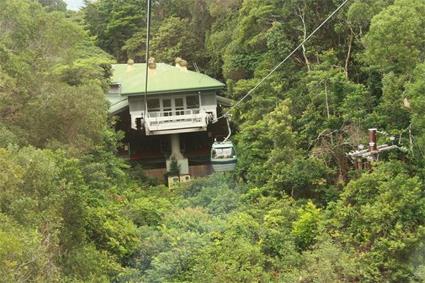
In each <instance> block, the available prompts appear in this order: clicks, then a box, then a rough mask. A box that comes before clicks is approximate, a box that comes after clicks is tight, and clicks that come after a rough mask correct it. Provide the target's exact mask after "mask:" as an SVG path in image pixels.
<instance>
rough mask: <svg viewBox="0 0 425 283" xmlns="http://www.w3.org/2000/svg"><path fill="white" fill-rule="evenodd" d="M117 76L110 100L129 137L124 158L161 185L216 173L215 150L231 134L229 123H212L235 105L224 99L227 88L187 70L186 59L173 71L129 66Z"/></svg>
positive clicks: (116, 68)
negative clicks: (167, 179)
mask: <svg viewBox="0 0 425 283" xmlns="http://www.w3.org/2000/svg"><path fill="white" fill-rule="evenodd" d="M147 67H148V68H147ZM146 69H147V70H148V85H147V92H146V93H145V88H146V86H145V76H146ZM112 72H113V76H112V83H111V87H110V90H109V93H108V94H107V98H108V100H109V102H110V109H109V111H110V113H111V114H112V115H115V116H116V117H117V124H116V127H117V130H121V131H122V132H124V133H125V138H124V140H123V142H124V146H123V147H122V148H121V149H120V154H121V155H122V156H125V157H127V158H129V159H130V160H131V161H132V162H133V163H138V164H140V165H142V167H143V169H144V172H145V174H146V175H148V176H150V177H154V178H156V179H158V180H160V181H162V180H165V178H164V176H167V175H170V174H172V175H174V177H175V175H178V176H180V177H182V178H183V180H188V178H191V177H199V176H206V175H208V174H210V173H212V166H211V160H210V157H211V147H212V145H213V143H214V140H216V139H219V140H223V138H224V137H226V135H227V134H228V130H227V125H226V121H225V120H221V121H218V122H217V123H213V121H214V120H216V119H217V117H219V116H220V115H221V113H222V109H223V107H228V106H230V104H231V101H230V100H229V99H226V98H224V97H222V96H220V94H221V93H222V92H223V90H224V88H225V85H224V84H223V83H221V82H220V81H218V80H215V79H213V78H211V77H209V76H207V75H204V74H202V73H199V72H194V71H190V70H188V69H187V63H186V62H185V61H184V60H181V59H179V60H176V65H174V66H173V65H168V64H165V63H156V62H155V61H154V60H153V59H151V60H150V61H149V63H148V66H146V64H144V63H143V64H137V63H134V62H133V61H131V60H129V62H128V64H115V65H113V66H112ZM176 168H177V169H176Z"/></svg>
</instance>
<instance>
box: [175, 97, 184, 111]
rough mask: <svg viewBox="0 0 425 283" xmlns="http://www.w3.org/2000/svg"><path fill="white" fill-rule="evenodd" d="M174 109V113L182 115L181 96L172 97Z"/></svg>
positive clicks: (182, 103) (182, 104) (182, 102)
mask: <svg viewBox="0 0 425 283" xmlns="http://www.w3.org/2000/svg"><path fill="white" fill-rule="evenodd" d="M174 110H175V111H176V115H184V101H183V97H177V98H175V99H174Z"/></svg>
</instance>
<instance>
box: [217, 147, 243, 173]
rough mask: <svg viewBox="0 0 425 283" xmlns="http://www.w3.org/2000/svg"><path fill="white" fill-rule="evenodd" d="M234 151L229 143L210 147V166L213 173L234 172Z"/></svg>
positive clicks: (235, 158)
mask: <svg viewBox="0 0 425 283" xmlns="http://www.w3.org/2000/svg"><path fill="white" fill-rule="evenodd" d="M236 162H237V157H236V151H235V147H234V146H233V143H232V142H231V141H225V142H215V143H214V144H213V145H212V147H211V164H212V167H213V170H214V171H215V172H225V171H233V170H235V167H236Z"/></svg>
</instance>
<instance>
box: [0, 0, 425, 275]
mask: <svg viewBox="0 0 425 283" xmlns="http://www.w3.org/2000/svg"><path fill="white" fill-rule="evenodd" d="M341 3H343V0H314V1H313V0H288V1H280V0H261V1H260V0H158V1H153V10H152V31H151V37H152V40H151V53H152V54H151V55H152V56H153V57H155V59H156V61H157V62H163V63H167V64H173V63H174V62H175V59H176V57H181V58H184V59H185V60H186V61H187V62H188V68H189V69H191V70H195V71H200V72H202V73H204V74H207V75H209V76H211V77H213V78H215V79H217V80H220V81H222V82H225V83H226V90H225V92H224V95H225V96H226V98H230V99H232V100H234V101H239V100H240V99H241V98H242V97H244V96H245V95H246V94H247V93H250V95H249V96H248V97H247V98H246V99H244V100H243V101H241V103H240V104H238V105H237V107H234V108H232V109H231V114H232V127H233V128H234V129H235V130H236V131H235V133H234V135H233V136H232V140H233V142H234V144H235V145H236V150H237V152H238V164H237V170H236V171H233V172H229V173H216V174H213V175H211V176H209V177H206V178H199V179H196V180H194V181H192V182H190V183H187V184H181V185H179V186H177V187H176V188H174V189H171V190H170V189H169V188H168V187H166V186H164V185H161V184H158V183H157V182H155V181H154V180H152V179H151V178H148V177H146V176H145V174H144V168H143V166H141V165H140V164H135V163H134V162H129V161H127V160H124V159H122V158H120V157H118V154H117V149H118V148H119V147H120V146H121V145H122V144H121V142H122V140H123V133H122V132H120V131H116V128H115V125H116V123H117V118H116V117H112V116H110V115H109V114H108V107H109V105H108V102H107V100H106V95H105V94H106V93H107V91H108V89H109V84H110V83H111V75H112V73H111V72H112V64H115V63H126V62H127V61H128V60H129V59H132V60H134V61H135V62H136V63H144V62H145V61H144V60H145V43H146V42H145V40H146V39H145V36H146V1H144V0H127V1H118V0H97V1H87V3H86V6H85V7H84V8H82V9H81V10H80V11H78V12H75V11H70V10H66V5H65V3H64V1H62V0H49V1H46V0H39V1H36V0H2V1H0V278H1V279H0V281H2V282H424V281H425V253H424V248H425V247H424V243H425V242H424V240H425V193H424V192H425V116H424V113H425V33H424V30H425V2H424V1H423V0H350V1H348V2H347V4H346V5H345V6H344V7H343V8H342V9H341V10H340V11H338V13H336V14H335V16H334V17H332V19H330V21H329V22H327V23H326V24H325V25H324V26H323V27H322V28H321V29H320V30H319V31H318V32H317V33H316V34H315V35H314V36H313V37H312V38H311V39H310V40H308V41H307V42H306V43H305V44H303V45H302V46H301V48H300V49H299V50H298V51H296V52H295V53H294V55H293V56H291V57H290V58H289V60H287V61H286V62H285V63H284V64H282V65H281V66H280V68H278V69H276V71H275V72H273V73H272V74H271V76H270V77H268V79H267V80H265V81H264V82H263V83H262V84H261V85H259V87H258V88H257V87H256V86H257V84H258V83H259V82H260V81H261V80H262V79H263V78H264V77H265V76H267V74H269V72H270V71H271V70H272V69H273V68H274V67H275V66H277V65H278V64H279V63H281V62H282V60H284V59H285V58H286V57H287V56H288V54H290V52H291V51H292V50H293V49H294V48H295V47H296V46H297V45H299V44H300V42H302V41H303V40H304V39H306V38H307V36H308V35H309V34H310V33H311V32H312V31H313V30H314V29H315V28H316V27H318V26H319V25H320V24H321V23H322V22H323V21H324V20H325V19H326V18H327V17H328V16H329V15H330V14H331V13H332V12H333V11H335V9H336V8H337V7H338V6H339V5H340V4H341ZM254 87H255V91H252V90H253V88H254ZM370 128H377V129H378V140H377V143H378V145H383V144H388V145H394V149H392V150H389V151H386V152H383V153H382V154H379V155H378V154H375V153H374V154H371V155H368V154H366V155H364V158H360V157H359V158H360V159H358V160H357V161H359V162H360V161H361V166H360V165H359V164H360V163H356V159H353V158H350V157H349V155H348V154H349V153H350V152H355V151H357V150H358V149H359V145H364V147H365V149H366V152H367V148H368V143H369V137H368V130H369V129H370ZM372 146H373V145H372ZM368 157H369V158H368ZM356 167H357V168H356Z"/></svg>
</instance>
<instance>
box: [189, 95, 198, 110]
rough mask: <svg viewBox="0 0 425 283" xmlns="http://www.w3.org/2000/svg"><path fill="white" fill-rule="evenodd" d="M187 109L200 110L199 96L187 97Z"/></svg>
mask: <svg viewBox="0 0 425 283" xmlns="http://www.w3.org/2000/svg"><path fill="white" fill-rule="evenodd" d="M186 105H187V109H198V108H199V96H197V95H191V96H186Z"/></svg>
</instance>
